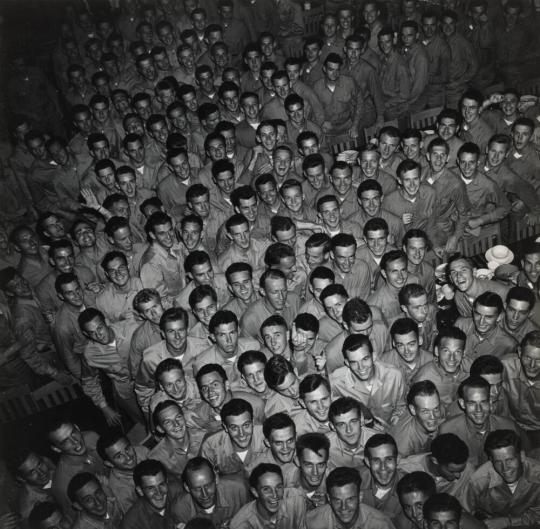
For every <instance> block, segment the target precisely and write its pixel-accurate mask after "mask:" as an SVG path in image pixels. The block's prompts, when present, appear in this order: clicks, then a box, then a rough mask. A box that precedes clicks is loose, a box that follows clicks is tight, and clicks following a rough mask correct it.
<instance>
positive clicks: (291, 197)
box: [281, 186, 304, 213]
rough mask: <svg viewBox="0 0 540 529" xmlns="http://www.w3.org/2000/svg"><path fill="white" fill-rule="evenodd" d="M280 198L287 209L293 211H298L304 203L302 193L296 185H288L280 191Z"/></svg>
mask: <svg viewBox="0 0 540 529" xmlns="http://www.w3.org/2000/svg"><path fill="white" fill-rule="evenodd" d="M281 196H282V200H283V203H284V204H285V206H286V207H287V209H289V210H290V211H292V212H293V213H298V212H299V211H300V210H301V209H302V206H303V205H304V195H303V193H302V189H301V188H300V187H298V186H293V187H288V188H287V189H283V190H282V192H281Z"/></svg>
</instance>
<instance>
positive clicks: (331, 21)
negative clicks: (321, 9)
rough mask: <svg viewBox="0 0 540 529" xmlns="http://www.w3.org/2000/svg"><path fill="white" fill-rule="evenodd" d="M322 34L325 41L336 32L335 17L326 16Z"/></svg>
mask: <svg viewBox="0 0 540 529" xmlns="http://www.w3.org/2000/svg"><path fill="white" fill-rule="evenodd" d="M322 30H323V34H324V36H325V37H326V38H327V39H331V38H333V37H334V36H335V35H336V32H337V19H336V17H335V16H326V17H325V19H324V21H323V24H322Z"/></svg>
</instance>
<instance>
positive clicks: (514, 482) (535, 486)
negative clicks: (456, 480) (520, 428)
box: [466, 430, 540, 526]
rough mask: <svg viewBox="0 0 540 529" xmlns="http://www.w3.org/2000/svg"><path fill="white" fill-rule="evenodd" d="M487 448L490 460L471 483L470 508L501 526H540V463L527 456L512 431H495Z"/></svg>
mask: <svg viewBox="0 0 540 529" xmlns="http://www.w3.org/2000/svg"><path fill="white" fill-rule="evenodd" d="M484 449H485V452H486V454H487V456H488V458H489V461H487V462H486V463H484V464H483V465H482V466H481V467H480V468H478V469H477V470H476V472H475V473H474V474H473V475H472V477H471V479H470V481H469V487H468V490H467V501H466V505H467V508H468V509H469V510H470V512H472V513H473V514H475V515H476V516H477V517H478V516H485V517H487V518H488V519H490V520H491V521H492V522H493V523H500V524H501V526H502V524H508V525H514V524H516V525H524V526H533V525H534V524H535V523H538V519H539V517H538V509H537V508H538V504H539V502H540V486H539V485H540V480H539V479H538V472H539V471H540V465H539V464H538V462H537V461H535V460H533V459H529V458H528V457H526V456H524V455H523V452H522V447H521V441H520V438H519V436H518V435H517V434H516V433H515V432H514V431H512V430H495V431H493V432H491V433H490V434H489V435H488V436H487V439H486V442H485V445H484Z"/></svg>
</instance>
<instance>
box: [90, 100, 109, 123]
mask: <svg viewBox="0 0 540 529" xmlns="http://www.w3.org/2000/svg"><path fill="white" fill-rule="evenodd" d="M92 115H93V116H94V119H95V120H96V121H97V122H98V123H105V121H107V118H108V117H109V104H108V103H102V102H100V103H96V104H95V105H93V106H92Z"/></svg>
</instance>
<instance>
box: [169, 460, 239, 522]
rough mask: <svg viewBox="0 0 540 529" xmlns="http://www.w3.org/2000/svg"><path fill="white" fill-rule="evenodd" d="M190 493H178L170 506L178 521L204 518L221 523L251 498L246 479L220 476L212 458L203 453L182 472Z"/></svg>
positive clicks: (174, 517) (174, 519) (175, 519)
mask: <svg viewBox="0 0 540 529" xmlns="http://www.w3.org/2000/svg"><path fill="white" fill-rule="evenodd" d="M182 482H183V483H184V488H185V490H186V491H187V494H185V495H182V496H179V497H178V499H177V500H176V501H175V502H174V503H173V504H172V506H171V517H172V520H173V521H174V523H175V524H177V525H178V524H187V523H188V522H189V521H190V520H192V519H193V518H199V519H200V518H202V519H205V520H208V521H211V522H212V523H213V524H215V525H217V526H219V525H221V524H228V523H229V522H230V520H231V518H232V517H233V516H234V515H235V514H236V513H237V512H238V511H239V510H240V508H241V507H243V506H244V505H245V504H246V503H247V502H248V490H247V487H246V484H245V482H243V481H241V480H238V479H232V478H223V477H221V478H218V476H217V474H216V471H215V469H214V467H213V466H212V464H211V463H210V461H208V460H207V459H204V458H203V457H194V458H192V459H190V460H189V461H188V462H187V464H186V466H185V468H184V471H183V473H182Z"/></svg>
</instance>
